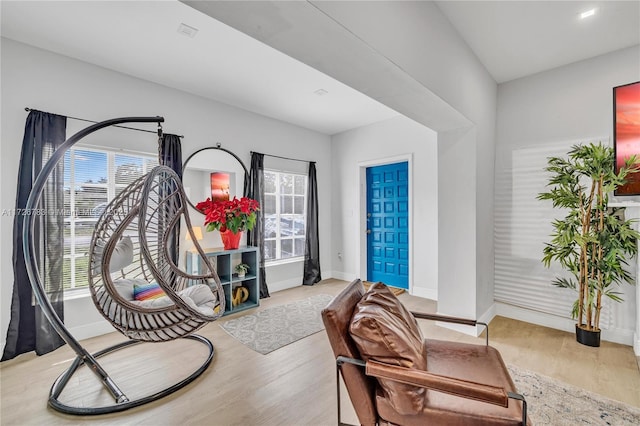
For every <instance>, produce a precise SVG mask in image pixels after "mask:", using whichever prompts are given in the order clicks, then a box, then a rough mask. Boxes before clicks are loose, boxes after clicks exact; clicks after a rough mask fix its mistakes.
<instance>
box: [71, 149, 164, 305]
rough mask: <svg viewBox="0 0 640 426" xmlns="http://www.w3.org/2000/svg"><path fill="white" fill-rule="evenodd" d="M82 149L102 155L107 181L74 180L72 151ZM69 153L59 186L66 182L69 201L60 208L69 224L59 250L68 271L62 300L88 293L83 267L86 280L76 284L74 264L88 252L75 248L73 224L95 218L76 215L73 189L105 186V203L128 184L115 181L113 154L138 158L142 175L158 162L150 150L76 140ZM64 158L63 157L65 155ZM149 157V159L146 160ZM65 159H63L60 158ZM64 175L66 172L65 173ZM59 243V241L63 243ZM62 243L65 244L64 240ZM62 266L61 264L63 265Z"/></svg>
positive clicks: (75, 240)
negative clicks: (122, 147)
mask: <svg viewBox="0 0 640 426" xmlns="http://www.w3.org/2000/svg"><path fill="white" fill-rule="evenodd" d="M78 151H82V152H86V151H90V152H96V153H100V154H105V155H106V162H107V164H106V166H107V182H106V183H87V182H78V181H76V177H77V174H76V164H75V163H76V161H75V159H76V152H78ZM67 152H68V154H69V180H67V179H66V176H65V178H64V180H63V186H64V187H67V184H68V186H69V205H68V207H67V206H65V209H64V217H63V222H64V226H65V228H66V226H67V225H68V226H69V236H66V235H65V232H64V231H63V238H64V240H63V241H64V243H66V241H67V239H69V252H68V253H67V251H66V248H65V249H64V250H63V256H62V261H63V264H64V263H65V262H66V261H67V259H69V273H68V275H66V274H64V273H63V280H64V283H65V289H64V300H68V299H75V298H78V297H83V296H86V295H88V294H89V281H88V271H87V281H86V284H84V285H77V282H76V281H77V279H78V278H77V276H76V267H77V266H76V264H77V260H78V259H81V258H84V257H87V258H88V255H89V252H88V250H87V251H84V250H81V251H78V250H77V249H78V247H77V239H76V237H77V236H78V235H77V232H76V226H77V225H78V224H79V223H96V222H97V220H98V218H95V220H93V219H92V218H86V217H84V216H82V215H80V216H79V215H78V211H79V210H80V209H79V208H78V207H77V204H76V189H75V188H77V187H79V186H81V185H82V186H85V187H92V188H106V198H107V199H106V203H107V204H109V203H111V202H112V201H113V199H114V198H115V197H116V194H117V191H118V189H121V188H126V187H127V186H128V185H129V184H122V183H120V184H118V183H116V172H117V167H116V157H117V156H123V157H124V156H126V157H134V158H139V159H142V174H141V176H144V175H145V174H146V173H148V172H149V170H150V168H149V167H150V166H151V164H153V166H152V167H155V166H157V165H159V164H160V163H159V161H158V157H157V155H156V154H152V153H144V152H136V151H129V150H126V149H121V148H112V147H99V146H91V145H83V144H77V145H76V146H73V147H71V148H70V149H69V151H67ZM66 154H67V153H65V157H66ZM65 159H66V158H65ZM150 160H151V161H150ZM63 161H65V160H63ZM65 175H66V173H65ZM64 243H63V244H64ZM64 245H66V244H64ZM63 270H64V267H63ZM67 283H68V284H69V287H68V288H67V287H66V284H67Z"/></svg>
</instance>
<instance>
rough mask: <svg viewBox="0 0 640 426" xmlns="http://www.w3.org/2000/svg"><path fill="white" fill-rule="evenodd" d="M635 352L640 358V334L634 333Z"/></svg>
mask: <svg viewBox="0 0 640 426" xmlns="http://www.w3.org/2000/svg"><path fill="white" fill-rule="evenodd" d="M633 352H634V353H635V354H636V356H637V357H640V334H638V333H633ZM638 367H640V359H638Z"/></svg>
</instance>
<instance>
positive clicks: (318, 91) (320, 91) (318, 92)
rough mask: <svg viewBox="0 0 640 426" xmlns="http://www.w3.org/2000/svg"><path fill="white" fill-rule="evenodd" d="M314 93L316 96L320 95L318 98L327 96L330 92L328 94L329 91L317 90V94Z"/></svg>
mask: <svg viewBox="0 0 640 426" xmlns="http://www.w3.org/2000/svg"><path fill="white" fill-rule="evenodd" d="M313 93H315V94H316V95H318V96H324V95H326V94H327V93H329V92H327V91H326V90H324V89H318V90H316V91H315V92H313Z"/></svg>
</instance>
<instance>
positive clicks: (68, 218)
mask: <svg viewBox="0 0 640 426" xmlns="http://www.w3.org/2000/svg"><path fill="white" fill-rule="evenodd" d="M156 165H158V159H157V157H155V156H151V155H149V156H146V155H140V154H128V153H123V152H121V151H117V152H115V151H110V150H105V149H96V148H88V147H75V148H71V149H70V150H69V151H67V152H66V153H65V157H64V263H63V271H62V273H63V280H64V283H65V290H74V289H81V288H85V287H87V286H88V284H89V281H88V276H87V274H88V264H89V256H88V254H89V245H90V244H91V237H92V235H93V230H94V228H95V225H96V222H97V221H98V218H99V217H100V215H101V214H102V212H103V211H104V209H105V208H106V207H107V205H108V204H109V202H111V200H113V198H114V197H115V196H116V195H118V194H120V192H122V190H123V189H124V188H125V187H126V186H127V185H129V184H130V183H131V182H133V181H134V180H135V179H137V178H139V177H140V176H142V175H143V174H145V173H147V171H149V170H150V169H151V168H152V167H154V166H156ZM72 293H73V292H70V293H67V294H72Z"/></svg>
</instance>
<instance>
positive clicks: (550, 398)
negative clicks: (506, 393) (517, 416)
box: [508, 366, 640, 426]
mask: <svg viewBox="0 0 640 426" xmlns="http://www.w3.org/2000/svg"><path fill="white" fill-rule="evenodd" d="M508 368H509V371H510V372H511V377H512V378H513V381H514V383H515V385H516V388H517V389H518V391H519V392H520V393H522V394H523V395H524V396H525V397H526V399H527V407H528V410H529V418H530V419H531V421H532V422H533V424H535V425H536V426H538V425H553V426H574V425H615V426H626V425H629V426H632V425H633V426H637V425H640V409H638V408H635V407H632V406H630V405H626V404H624V403H622V402H617V401H613V400H610V399H607V398H604V397H602V396H600V395H596V394H593V393H591V392H587V391H585V390H582V389H580V388H577V387H575V386H571V385H568V384H566V383H562V382H560V381H558V380H555V379H552V378H550V377H545V376H542V375H540V374H537V373H533V372H531V371H527V370H523V369H520V368H517V367H514V366H509V367H508Z"/></svg>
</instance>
